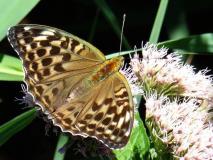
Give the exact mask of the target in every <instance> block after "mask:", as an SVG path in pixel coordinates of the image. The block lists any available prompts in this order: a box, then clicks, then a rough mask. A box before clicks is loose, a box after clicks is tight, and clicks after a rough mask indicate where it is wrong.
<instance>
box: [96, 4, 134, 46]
mask: <svg viewBox="0 0 213 160" xmlns="http://www.w3.org/2000/svg"><path fill="white" fill-rule="evenodd" d="M94 2H95V4H96V5H97V6H98V7H99V8H100V10H101V11H102V12H103V14H104V16H105V18H106V20H108V21H109V23H110V24H111V26H112V29H113V30H114V31H115V33H116V34H117V36H118V37H119V38H120V35H121V25H119V23H118V20H117V18H116V16H115V14H114V13H113V11H112V10H111V9H110V7H109V6H108V4H107V3H106V1H105V0H94ZM123 42H124V46H125V47H126V48H127V49H130V46H129V43H128V41H127V39H126V38H125V36H123Z"/></svg>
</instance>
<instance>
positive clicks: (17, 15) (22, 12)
mask: <svg viewBox="0 0 213 160" xmlns="http://www.w3.org/2000/svg"><path fill="white" fill-rule="evenodd" d="M38 2H39V0H30V1H29V0H10V1H8V0H0V6H1V14H0V24H1V26H0V41H1V40H2V39H3V38H4V37H5V35H6V33H7V30H8V28H9V27H11V26H14V25H16V24H17V23H19V22H20V21H21V20H22V19H23V18H24V17H25V16H26V15H27V14H28V13H29V12H30V11H31V9H32V8H33V7H34V6H35V5H36V4H37V3H38Z"/></svg>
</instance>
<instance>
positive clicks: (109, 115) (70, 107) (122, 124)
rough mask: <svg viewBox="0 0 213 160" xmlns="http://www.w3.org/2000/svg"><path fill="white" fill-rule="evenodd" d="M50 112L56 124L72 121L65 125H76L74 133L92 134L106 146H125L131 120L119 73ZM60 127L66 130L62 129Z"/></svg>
mask: <svg viewBox="0 0 213 160" xmlns="http://www.w3.org/2000/svg"><path fill="white" fill-rule="evenodd" d="M74 106H77V107H74ZM54 114H55V116H56V117H57V119H58V121H59V123H64V124H65V123H66V121H69V122H71V121H72V123H71V126H69V125H68V123H67V124H66V125H67V127H71V128H72V127H73V126H76V128H78V129H79V132H76V133H75V134H81V133H82V134H83V135H84V136H85V135H88V136H90V137H94V138H96V139H98V140H100V141H102V142H103V143H104V144H106V145H107V146H109V147H110V148H121V147H123V146H124V145H126V143H127V141H128V139H129V136H130V133H131V129H132V125H133V119H134V118H133V117H134V115H133V114H134V113H133V102H132V97H131V92H130V89H129V87H128V85H127V82H126V80H125V78H124V77H123V75H121V74H120V73H119V72H117V73H115V75H113V76H111V77H109V78H108V79H106V80H104V81H102V82H101V83H100V84H98V85H97V86H95V87H93V88H91V90H90V91H89V92H88V93H87V94H85V95H83V96H82V97H79V99H75V100H74V101H72V102H71V103H67V104H66V107H61V108H59V109H58V110H56V112H55V113H54ZM68 119H69V120H68ZM69 124H70V123H69ZM63 130H65V131H66V128H63ZM68 131H69V129H68Z"/></svg>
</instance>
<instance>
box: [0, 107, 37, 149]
mask: <svg viewBox="0 0 213 160" xmlns="http://www.w3.org/2000/svg"><path fill="white" fill-rule="evenodd" d="M35 116H36V109H35V108H33V109H31V110H29V111H27V112H25V113H22V114H21V115H19V116H17V117H15V118H13V119H12V120H10V121H8V122H7V123H5V124H3V125H1V126H0V146H1V145H3V144H4V143H5V142H6V141H7V140H9V139H10V138H11V137H12V136H13V135H15V134H16V133H18V132H19V131H21V130H22V129H24V128H25V127H26V126H28V125H29V124H30V123H31V122H32V120H33V119H34V118H35Z"/></svg>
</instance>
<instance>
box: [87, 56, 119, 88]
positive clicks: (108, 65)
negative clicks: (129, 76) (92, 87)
mask: <svg viewBox="0 0 213 160" xmlns="http://www.w3.org/2000/svg"><path fill="white" fill-rule="evenodd" d="M122 65H123V57H116V58H112V59H110V60H106V61H105V62H104V63H103V64H101V66H100V67H98V68H97V69H96V70H95V71H94V72H93V74H92V75H91V76H90V77H89V79H90V81H91V82H92V83H93V84H95V83H98V82H100V81H102V80H104V79H106V78H107V77H109V76H110V75H111V74H113V73H115V72H117V71H119V69H120V68H121V67H122Z"/></svg>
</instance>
